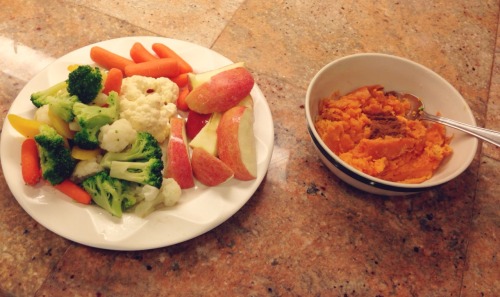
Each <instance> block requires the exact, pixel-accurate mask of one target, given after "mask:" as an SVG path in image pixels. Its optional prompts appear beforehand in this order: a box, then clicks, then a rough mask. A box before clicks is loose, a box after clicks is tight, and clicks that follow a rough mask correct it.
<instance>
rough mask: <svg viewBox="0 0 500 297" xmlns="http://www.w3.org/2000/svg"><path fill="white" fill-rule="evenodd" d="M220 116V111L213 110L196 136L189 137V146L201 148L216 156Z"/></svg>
mask: <svg viewBox="0 0 500 297" xmlns="http://www.w3.org/2000/svg"><path fill="white" fill-rule="evenodd" d="M221 117H222V113H220V112H214V113H212V114H211V115H210V118H209V119H208V122H207V123H206V124H205V125H204V126H203V128H201V130H200V131H199V132H198V134H196V136H195V137H194V138H193V139H191V141H190V142H189V146H190V147H191V148H193V149H194V148H202V149H204V150H205V151H206V152H208V153H209V154H211V155H213V156H217V155H218V153H217V127H219V122H220V119H221Z"/></svg>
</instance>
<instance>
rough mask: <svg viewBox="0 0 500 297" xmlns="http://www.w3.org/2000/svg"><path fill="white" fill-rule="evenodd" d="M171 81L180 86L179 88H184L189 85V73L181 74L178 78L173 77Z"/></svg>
mask: <svg viewBox="0 0 500 297" xmlns="http://www.w3.org/2000/svg"><path fill="white" fill-rule="evenodd" d="M171 80H172V81H173V82H174V83H176V84H177V86H179V88H183V87H185V86H187V84H188V74H187V73H181V74H179V75H177V76H176V77H172V78H171Z"/></svg>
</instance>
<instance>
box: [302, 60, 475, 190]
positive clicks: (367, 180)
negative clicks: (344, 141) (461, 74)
mask: <svg viewBox="0 0 500 297" xmlns="http://www.w3.org/2000/svg"><path fill="white" fill-rule="evenodd" d="M359 57H364V58H366V57H371V58H380V57H382V58H389V59H395V60H400V61H402V62H405V63H409V64H412V65H413V66H414V67H417V68H421V69H422V70H425V71H426V72H428V73H429V74H430V75H431V76H433V77H434V78H436V79H438V80H440V81H441V82H442V83H443V84H445V85H447V86H448V87H449V88H450V89H452V90H453V91H454V92H455V93H456V94H457V95H458V96H459V98H461V99H462V100H463V102H464V105H465V107H466V112H467V113H469V114H470V115H472V116H471V121H472V122H473V124H474V125H476V121H475V118H474V116H473V113H472V111H471V109H470V107H469V105H468V103H467V102H466V101H465V99H464V98H463V97H462V95H461V94H460V92H458V90H456V89H455V88H454V87H453V85H451V84H450V83H449V82H448V81H447V80H446V79H444V78H443V77H441V76H440V75H439V74H437V73H436V72H434V71H433V70H431V69H430V68H428V67H426V66H423V65H421V64H419V63H417V62H414V61H412V60H409V59H407V58H403V57H399V56H396V55H390V54H384V53H357V54H352V55H347V56H343V57H340V58H338V59H335V60H333V61H331V62H329V63H327V64H326V65H324V66H323V67H322V68H321V69H320V70H319V71H318V72H317V73H316V74H315V75H314V77H313V78H312V79H311V81H310V83H309V86H308V88H307V91H306V98H305V114H306V121H307V130H308V133H309V135H310V137H311V139H312V141H313V144H314V145H315V146H316V147H317V149H318V150H319V151H320V153H321V154H322V155H323V156H324V157H325V158H326V159H327V160H328V161H329V162H330V163H331V164H332V165H334V166H335V167H336V168H337V169H339V170H340V171H342V172H343V173H344V174H346V175H348V176H349V177H351V178H353V179H355V180H357V181H359V182H362V183H363V184H365V185H367V186H370V187H373V188H377V189H382V190H387V191H394V192H402V193H412V192H419V191H425V190H429V189H432V188H435V187H437V186H439V185H442V184H444V183H446V182H449V181H450V180H452V179H454V178H455V177H457V176H458V175H460V174H462V173H463V172H464V171H465V170H466V169H467V168H468V167H469V166H470V164H471V163H472V161H473V159H474V156H475V154H476V152H477V147H478V140H477V138H474V140H475V141H473V144H472V146H471V149H470V150H469V151H471V152H473V153H471V154H470V155H469V157H468V158H466V159H464V160H463V161H464V162H463V163H462V164H463V165H462V166H461V167H460V168H459V169H458V170H455V171H454V172H453V173H452V174H450V175H448V176H446V177H445V178H442V179H440V180H436V181H433V180H432V179H429V180H426V181H424V182H422V183H418V184H405V183H398V182H392V181H387V180H383V179H381V178H377V177H374V176H371V175H369V174H366V173H364V172H362V171H361V170H358V169H357V168H354V167H353V166H351V165H350V164H348V163H347V162H345V161H343V160H342V159H340V157H339V156H337V155H336V154H335V153H333V152H332V151H331V150H330V149H329V148H328V146H326V144H325V143H324V141H323V140H322V139H321V137H320V136H319V134H318V132H317V131H316V128H315V126H314V119H313V118H312V115H311V110H310V100H311V92H312V89H313V85H314V82H315V81H316V80H317V79H318V77H320V76H321V75H322V74H323V73H324V72H326V71H327V70H328V69H329V68H330V67H332V66H333V65H334V64H338V63H340V62H343V61H345V60H348V59H353V58H359Z"/></svg>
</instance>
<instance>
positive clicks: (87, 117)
mask: <svg viewBox="0 0 500 297" xmlns="http://www.w3.org/2000/svg"><path fill="white" fill-rule="evenodd" d="M118 104H119V101H118V94H117V93H116V92H110V93H109V96H108V106H107V107H101V106H97V105H87V104H84V103H81V102H76V103H75V104H74V105H73V113H74V114H75V118H76V121H77V122H78V125H79V126H80V130H79V131H77V132H76V133H75V135H74V138H73V141H74V143H75V145H77V146H79V147H80V148H83V149H96V148H98V147H99V138H98V134H99V129H101V127H102V126H104V125H106V124H110V123H112V122H113V121H115V120H116V119H118V116H119V109H118Z"/></svg>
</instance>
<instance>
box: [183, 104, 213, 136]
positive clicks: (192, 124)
mask: <svg viewBox="0 0 500 297" xmlns="http://www.w3.org/2000/svg"><path fill="white" fill-rule="evenodd" d="M210 117H211V114H202V113H198V112H196V111H194V110H190V111H189V112H188V115H187V119H186V136H187V137H188V138H189V139H193V138H195V137H196V135H197V134H198V133H199V132H200V130H201V129H203V127H205V125H206V124H207V123H208V120H209V119H210Z"/></svg>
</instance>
